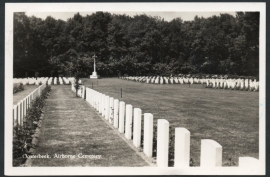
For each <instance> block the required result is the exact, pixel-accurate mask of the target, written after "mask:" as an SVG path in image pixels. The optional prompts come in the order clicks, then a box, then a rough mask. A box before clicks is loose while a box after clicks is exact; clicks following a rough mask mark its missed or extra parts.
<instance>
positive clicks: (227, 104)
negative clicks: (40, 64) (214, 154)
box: [82, 78, 259, 166]
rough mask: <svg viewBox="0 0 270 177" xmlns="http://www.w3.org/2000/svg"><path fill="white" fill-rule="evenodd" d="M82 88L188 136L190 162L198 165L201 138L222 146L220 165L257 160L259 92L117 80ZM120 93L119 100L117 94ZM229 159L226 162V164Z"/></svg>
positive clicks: (100, 82)
mask: <svg viewBox="0 0 270 177" xmlns="http://www.w3.org/2000/svg"><path fill="white" fill-rule="evenodd" d="M82 81H83V84H84V85H86V86H88V87H89V88H91V87H92V83H93V88H94V89H95V90H97V91H99V92H101V93H104V94H107V95H109V96H111V97H114V98H117V99H119V100H121V101H124V102H125V103H126V104H131V105H132V106H133V108H141V109H142V113H152V114H153V115H154V119H155V124H156V123H157V119H167V120H168V121H169V122H170V126H172V127H185V128H187V129H188V130H189V131H190V132H191V141H190V143H191V147H190V150H191V155H190V156H191V158H192V159H193V160H194V161H195V163H194V164H195V166H199V165H200V146H201V139H213V140H215V141H217V142H218V143H220V144H221V146H222V147H223V165H228V163H230V162H235V163H236V165H237V164H238V158H239V157H243V156H250V157H255V158H258V155H259V133H258V132H259V117H258V115H259V106H258V105H259V93H258V92H248V91H236V90H223V89H206V88H203V86H202V85H201V84H198V85H191V86H190V88H189V85H180V84H173V85H171V84H170V85H154V84H145V83H139V82H132V81H126V80H121V79H117V78H110V79H99V80H90V79H82ZM121 88H122V90H123V95H122V96H123V97H122V98H121V94H120V89H121ZM230 159H231V160H230Z"/></svg>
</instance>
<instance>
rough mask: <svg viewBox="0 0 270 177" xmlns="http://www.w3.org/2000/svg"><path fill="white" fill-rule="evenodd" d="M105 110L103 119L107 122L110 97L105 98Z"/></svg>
mask: <svg viewBox="0 0 270 177" xmlns="http://www.w3.org/2000/svg"><path fill="white" fill-rule="evenodd" d="M105 104H106V108H105V119H106V120H109V118H110V97H109V96H106V103H105Z"/></svg>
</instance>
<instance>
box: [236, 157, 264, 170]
mask: <svg viewBox="0 0 270 177" xmlns="http://www.w3.org/2000/svg"><path fill="white" fill-rule="evenodd" d="M259 166H260V161H259V159H255V158H253V157H239V167H241V168H249V169H254V168H257V167H259Z"/></svg>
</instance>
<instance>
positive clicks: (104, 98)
mask: <svg viewBox="0 0 270 177" xmlns="http://www.w3.org/2000/svg"><path fill="white" fill-rule="evenodd" d="M102 102H103V103H102V105H103V106H102V107H103V108H102V116H103V117H105V111H106V95H105V94H103V96H102Z"/></svg>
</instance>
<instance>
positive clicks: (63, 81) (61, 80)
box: [13, 77, 74, 85]
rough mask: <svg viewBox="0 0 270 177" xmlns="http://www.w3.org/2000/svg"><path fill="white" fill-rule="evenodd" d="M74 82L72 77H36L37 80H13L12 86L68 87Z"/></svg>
mask: <svg viewBox="0 0 270 177" xmlns="http://www.w3.org/2000/svg"><path fill="white" fill-rule="evenodd" d="M73 81H74V78H73V77H68V78H66V77H50V78H49V77H38V78H13V84H19V83H22V84H23V85H42V84H45V83H48V85H69V84H71V82H73Z"/></svg>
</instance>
